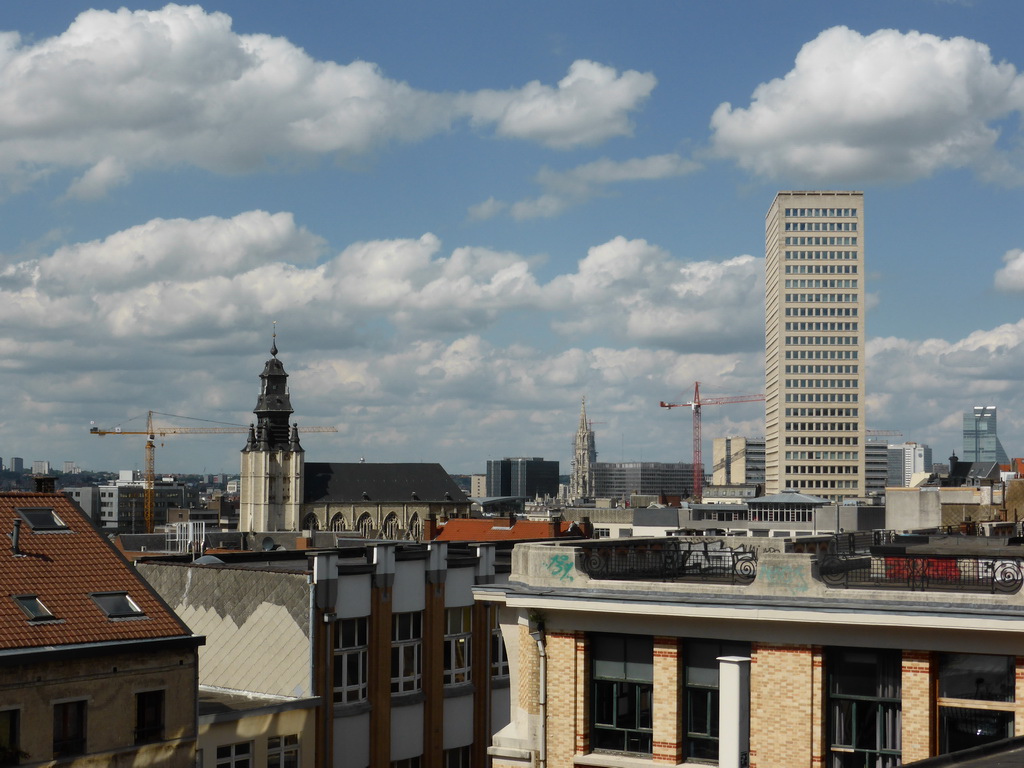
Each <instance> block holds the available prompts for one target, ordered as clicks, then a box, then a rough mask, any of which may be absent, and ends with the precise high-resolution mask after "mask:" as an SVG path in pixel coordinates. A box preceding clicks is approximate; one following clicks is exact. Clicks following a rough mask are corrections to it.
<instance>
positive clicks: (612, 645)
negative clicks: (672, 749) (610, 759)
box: [590, 633, 654, 756]
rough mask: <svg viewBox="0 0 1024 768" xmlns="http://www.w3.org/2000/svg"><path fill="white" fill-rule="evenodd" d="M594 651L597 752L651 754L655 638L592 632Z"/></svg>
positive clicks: (593, 725) (594, 741)
mask: <svg viewBox="0 0 1024 768" xmlns="http://www.w3.org/2000/svg"><path fill="white" fill-rule="evenodd" d="M602 645H603V646H604V648H600V647H599V646H602ZM590 651H591V660H590V661H591V663H590V743H591V747H592V748H593V750H594V751H595V752H609V753H616V754H627V755H645V756H649V755H653V754H654V638H653V637H652V636H650V635H628V634H615V633H594V634H592V635H591V636H590ZM638 658H639V661H638ZM645 668H646V670H649V671H646V672H645V671H644V670H645ZM602 669H603V670H604V671H603V672H602V671H601V670H602Z"/></svg>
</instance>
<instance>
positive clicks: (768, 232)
mask: <svg viewBox="0 0 1024 768" xmlns="http://www.w3.org/2000/svg"><path fill="white" fill-rule="evenodd" d="M765 270H766V274H765V373H766V382H765V485H766V489H765V490H766V493H768V494H774V493H779V492H780V491H782V490H784V489H786V488H792V489H795V490H798V491H801V492H803V493H809V494H813V495H816V496H823V497H825V498H829V499H833V500H835V501H839V502H841V501H843V500H845V499H849V498H855V497H859V496H863V495H864V494H865V490H866V489H865V465H864V461H865V456H864V452H865V426H864V421H865V410H864V406H865V403H864V392H865V387H864V378H865V377H864V373H865V372H864V362H865V359H864V195H863V193H861V192H779V193H778V194H777V195H776V196H775V200H774V202H772V206H771V208H770V209H769V210H768V215H767V217H766V221H765Z"/></svg>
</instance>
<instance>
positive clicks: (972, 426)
mask: <svg viewBox="0 0 1024 768" xmlns="http://www.w3.org/2000/svg"><path fill="white" fill-rule="evenodd" d="M960 459H961V461H972V462H973V461H994V462H996V463H997V464H1009V463H1010V459H1009V457H1008V456H1007V455H1006V451H1004V450H1003V444H1002V443H1000V442H999V437H998V435H997V434H996V407H995V406H994V405H976V406H974V408H973V409H972V410H970V411H965V412H964V451H963V455H962V456H961V457H960Z"/></svg>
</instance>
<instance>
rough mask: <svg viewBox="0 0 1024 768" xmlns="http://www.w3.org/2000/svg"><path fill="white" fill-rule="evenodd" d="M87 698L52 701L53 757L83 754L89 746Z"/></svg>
mask: <svg viewBox="0 0 1024 768" xmlns="http://www.w3.org/2000/svg"><path fill="white" fill-rule="evenodd" d="M88 729H89V700H88V699H69V700H67V701H55V702H53V757H54V759H59V758H65V757H76V756H78V755H84V754H85V753H86V752H87V750H88V746H89V731H88Z"/></svg>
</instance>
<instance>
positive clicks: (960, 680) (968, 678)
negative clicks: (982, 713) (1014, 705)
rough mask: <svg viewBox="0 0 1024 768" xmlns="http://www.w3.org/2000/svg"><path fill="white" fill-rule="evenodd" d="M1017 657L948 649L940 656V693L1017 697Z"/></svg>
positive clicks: (990, 698)
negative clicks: (955, 651) (1015, 678)
mask: <svg viewBox="0 0 1024 768" xmlns="http://www.w3.org/2000/svg"><path fill="white" fill-rule="evenodd" d="M1013 677H1014V675H1013V657H1012V656H987V655H983V654H978V653H944V654H942V655H941V656H940V657H939V696H942V697H943V698H950V699H979V700H983V701H1013V694H1014V690H1013V688H1014V681H1013Z"/></svg>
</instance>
